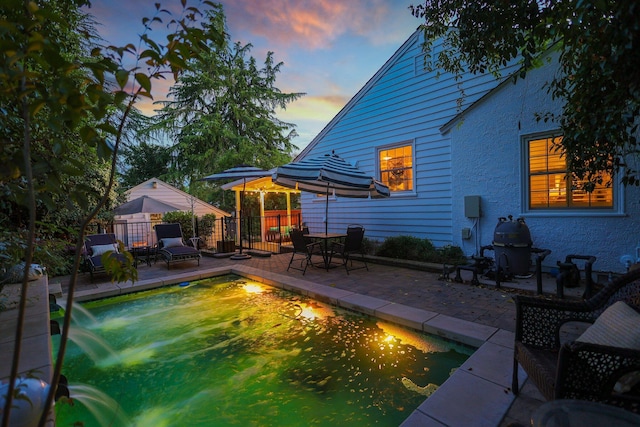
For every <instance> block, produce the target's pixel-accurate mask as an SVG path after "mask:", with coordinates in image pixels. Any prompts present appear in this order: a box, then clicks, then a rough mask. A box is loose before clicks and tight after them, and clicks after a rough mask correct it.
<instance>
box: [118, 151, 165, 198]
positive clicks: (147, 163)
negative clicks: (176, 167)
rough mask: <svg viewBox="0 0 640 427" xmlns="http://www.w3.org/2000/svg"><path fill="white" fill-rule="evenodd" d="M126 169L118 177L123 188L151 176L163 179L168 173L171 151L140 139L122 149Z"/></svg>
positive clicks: (132, 185)
mask: <svg viewBox="0 0 640 427" xmlns="http://www.w3.org/2000/svg"><path fill="white" fill-rule="evenodd" d="M122 157H123V160H124V163H125V164H126V170H125V171H124V172H122V174H121V177H120V185H122V186H123V187H124V188H131V187H134V186H136V185H138V184H140V183H141V182H144V181H146V180H148V179H151V178H160V179H162V180H164V179H165V175H167V174H168V173H169V163H170V160H171V152H170V151H169V149H168V148H167V147H165V146H163V145H159V144H151V143H148V142H146V141H141V142H140V143H139V144H131V145H129V146H128V147H125V148H124V149H123V150H122Z"/></svg>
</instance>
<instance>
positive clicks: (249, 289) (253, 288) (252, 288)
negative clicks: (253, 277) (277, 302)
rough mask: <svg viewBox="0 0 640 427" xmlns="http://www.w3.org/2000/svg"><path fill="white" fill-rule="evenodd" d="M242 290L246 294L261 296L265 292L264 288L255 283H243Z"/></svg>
mask: <svg viewBox="0 0 640 427" xmlns="http://www.w3.org/2000/svg"><path fill="white" fill-rule="evenodd" d="M242 289H244V290H245V292H246V293H248V294H261V293H263V292H264V291H265V288H263V287H262V286H260V285H257V284H255V283H245V284H244V285H242Z"/></svg>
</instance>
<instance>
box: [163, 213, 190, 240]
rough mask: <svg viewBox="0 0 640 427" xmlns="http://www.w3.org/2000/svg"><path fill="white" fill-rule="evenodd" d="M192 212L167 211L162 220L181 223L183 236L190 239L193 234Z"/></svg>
mask: <svg viewBox="0 0 640 427" xmlns="http://www.w3.org/2000/svg"><path fill="white" fill-rule="evenodd" d="M191 220H192V219H191V212H183V211H174V212H167V213H165V214H164V215H163V216H162V221H163V222H166V223H169V224H172V223H175V222H177V223H179V224H180V228H182V237H184V238H185V239H189V237H191V236H193V225H192V223H191Z"/></svg>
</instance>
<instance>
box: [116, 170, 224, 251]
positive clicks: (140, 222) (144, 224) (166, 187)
mask: <svg viewBox="0 0 640 427" xmlns="http://www.w3.org/2000/svg"><path fill="white" fill-rule="evenodd" d="M125 195H126V198H127V201H131V200H135V199H137V198H139V197H142V196H149V197H151V198H153V199H156V200H160V201H161V202H165V203H168V204H170V205H173V206H175V207H177V208H180V209H179V210H181V211H185V212H191V211H193V213H194V215H195V216H196V217H198V218H201V217H202V216H204V215H206V214H214V215H215V216H216V219H220V218H222V217H226V216H229V213H228V212H225V211H223V210H222V209H218V208H216V207H215V206H212V205H210V204H209V203H207V202H204V201H202V200H200V199H198V198H196V197H194V196H192V195H190V194H188V193H185V192H184V191H182V190H179V189H177V188H176V187H174V186H172V185H170V184H167V183H166V182H164V181H162V180H160V179H158V178H151V179H148V180H146V181H144V182H142V183H140V184H138V185H136V186H135V187H132V188H130V189H129V190H127V191H126V192H125ZM165 213H166V212H140V213H134V214H130V215H116V216H115V217H114V220H115V224H116V232H117V234H119V236H118V238H119V239H121V240H123V241H124V242H125V244H127V245H130V246H133V245H135V244H136V242H144V243H145V244H148V245H154V244H155V243H156V241H155V233H154V232H153V230H152V227H153V225H155V224H158V223H161V222H162V216H163V214H165ZM217 223H219V221H217ZM118 224H121V225H124V224H126V227H122V226H118ZM125 230H126V231H125ZM184 237H185V238H188V237H191V236H184ZM209 237H210V238H211V240H210V241H208V242H207V244H208V245H212V244H213V242H214V241H215V240H221V227H216V229H215V230H214V232H213V235H212V236H207V240H209Z"/></svg>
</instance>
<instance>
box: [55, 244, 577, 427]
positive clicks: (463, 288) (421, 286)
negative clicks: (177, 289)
mask: <svg viewBox="0 0 640 427" xmlns="http://www.w3.org/2000/svg"><path fill="white" fill-rule="evenodd" d="M290 258H291V256H290V255H289V254H281V255H273V256H271V257H257V256H254V257H253V258H251V259H248V260H231V259H227V258H210V257H203V258H202V260H201V261H200V265H199V266H198V265H196V263H195V262H194V261H189V262H184V263H179V264H174V265H172V266H171V268H170V269H167V265H166V263H164V262H161V261H158V262H157V263H155V264H152V265H151V266H147V265H145V264H141V265H139V266H138V275H139V277H138V279H139V280H140V281H142V280H153V279H158V280H162V279H166V278H167V277H168V276H171V275H179V274H185V273H193V272H197V271H200V270H207V269H211V268H215V267H225V266H237V265H239V264H240V265H243V266H249V267H253V268H257V269H261V270H265V271H268V272H275V273H278V274H282V275H285V276H290V277H292V278H304V280H306V281H310V282H314V283H318V284H323V285H327V286H332V287H335V288H339V289H345V290H349V291H352V292H356V293H359V294H362V295H368V296H371V297H375V298H379V299H383V300H386V301H389V302H394V303H397V304H402V305H406V306H410V307H415V308H419V309H422V310H427V311H432V312H436V313H439V314H445V315H448V316H452V317H455V318H459V319H463V320H467V321H471V322H476V323H479V324H482V325H487V326H492V327H496V328H500V329H504V330H506V331H511V332H512V331H514V326H515V304H514V302H513V297H514V295H516V294H517V293H521V292H524V291H523V290H522V289H525V291H526V290H528V291H529V292H535V289H536V283H535V278H530V279H518V280H517V282H512V283H503V284H502V288H501V289H497V288H496V286H495V284H494V283H491V282H487V284H485V285H479V286H472V285H470V284H465V283H455V282H447V281H444V280H441V279H440V274H439V273H436V272H426V271H420V270H414V269H407V268H400V267H393V266H387V265H380V264H373V263H369V270H368V271H367V270H365V269H359V270H354V271H350V274H349V275H347V273H346V272H345V270H344V268H342V267H340V268H334V269H331V270H330V271H328V272H327V271H325V270H324V269H319V268H313V267H310V268H309V269H307V272H306V274H305V275H304V277H303V276H302V273H301V272H300V271H297V270H290V271H289V272H287V271H286V268H287V265H288V263H289V260H290ZM463 273H465V272H463ZM463 278H465V279H466V278H468V279H470V274H469V276H468V277H466V276H465V274H463ZM49 283H50V285H53V286H55V284H56V283H60V284H61V287H62V290H63V292H64V293H65V294H66V290H67V286H68V278H66V277H59V278H50V280H49ZM109 286H113V285H112V284H111V283H110V281H109V279H108V277H106V276H96V278H95V280H94V282H93V283H92V282H91V281H90V276H89V274H87V273H84V274H80V275H79V277H78V283H77V287H76V292H78V293H79V294H85V293H92V290H95V291H99V290H100V289H104V288H107V287H109ZM514 288H520V290H518V289H514ZM543 291H544V292H545V294H550V295H551V294H555V281H554V280H553V278H545V280H544V282H543ZM567 291H568V290H565V293H567ZM581 291H582V290H580V289H579V288H577V289H572V290H571V294H572V295H579V294H580V293H581ZM568 297H570V295H568ZM541 403H542V396H541V395H540V394H539V393H538V392H537V390H536V389H535V387H533V386H531V385H530V384H528V382H527V384H525V386H524V389H523V390H522V392H521V394H520V396H519V397H518V398H517V399H516V400H515V401H514V403H513V405H512V406H511V409H510V410H509V412H508V413H507V415H506V416H505V418H504V420H503V421H502V423H501V424H500V425H501V426H511V425H529V420H530V415H531V412H532V411H533V410H535V408H537V407H538V406H539V405H540V404H541Z"/></svg>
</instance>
